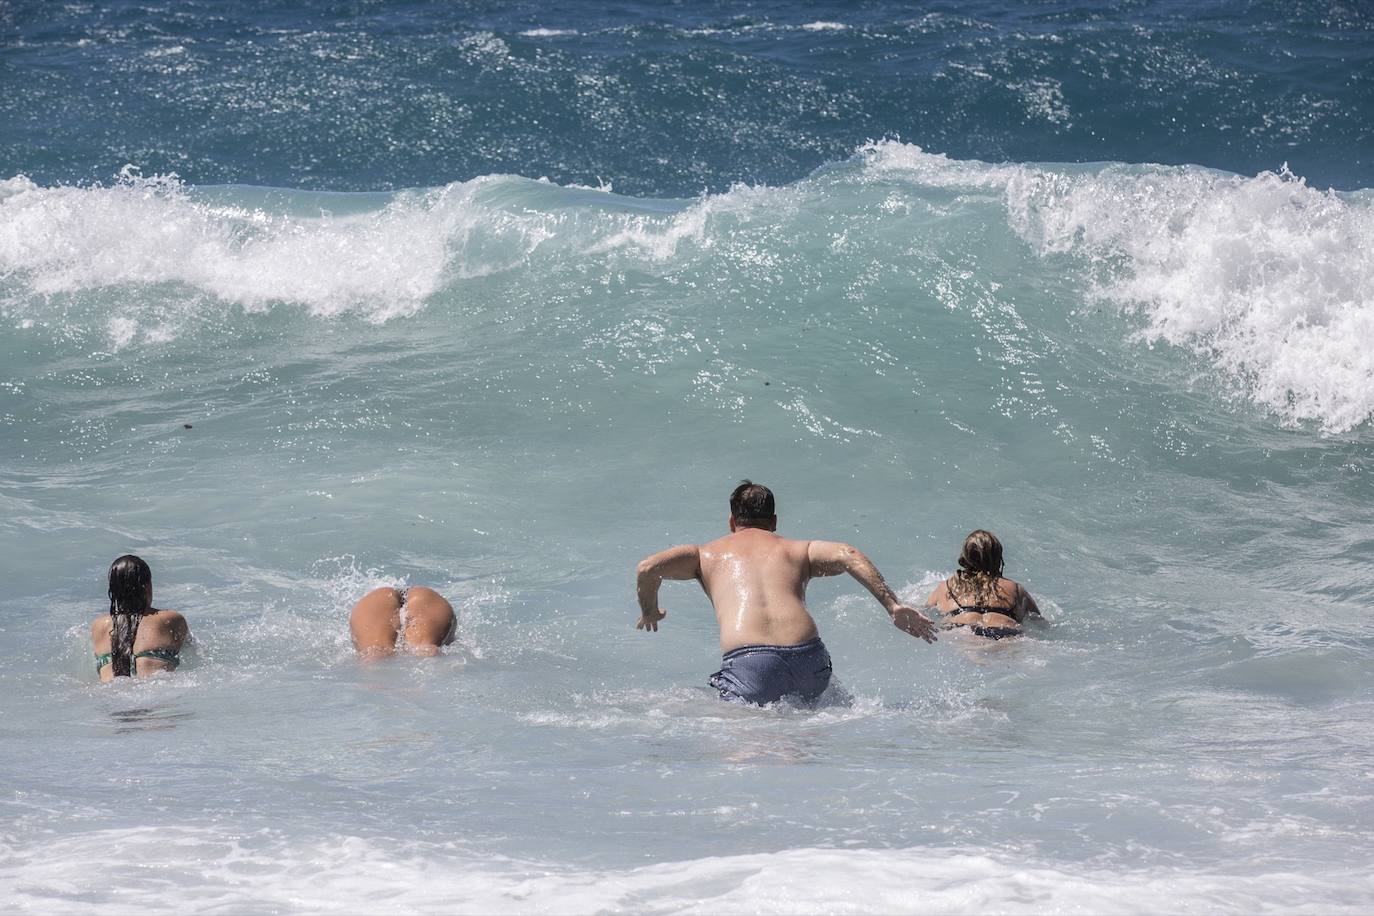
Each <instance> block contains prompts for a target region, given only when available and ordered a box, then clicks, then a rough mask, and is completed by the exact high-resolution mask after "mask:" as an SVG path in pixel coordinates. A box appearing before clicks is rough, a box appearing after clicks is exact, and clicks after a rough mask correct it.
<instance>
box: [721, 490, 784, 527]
mask: <svg viewBox="0 0 1374 916" xmlns="http://www.w3.org/2000/svg"><path fill="white" fill-rule="evenodd" d="M777 514H778V513H777V509H775V508H774V505H773V491H772V490H770V489H768V488H767V487H765V486H764V485H763V484H761V483H754V482H753V481H752V480H741V481H740V484H739V486H737V487H735V491H734V492H733V493H731V494H730V517H731V518H733V519H734V520H735V523H736V524H737V525H743V526H744V527H746V528H749V527H757V526H759V525H766V524H767V523H768V522H770V521H772V520H773V516H775V515H777Z"/></svg>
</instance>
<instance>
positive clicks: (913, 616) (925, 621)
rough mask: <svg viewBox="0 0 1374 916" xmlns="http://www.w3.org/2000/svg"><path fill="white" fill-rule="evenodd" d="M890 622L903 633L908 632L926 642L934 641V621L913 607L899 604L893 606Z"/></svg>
mask: <svg viewBox="0 0 1374 916" xmlns="http://www.w3.org/2000/svg"><path fill="white" fill-rule="evenodd" d="M892 624H893V626H895V627H896V628H897V629H899V630H901V631H902V632H904V633H910V634H911V635H912V636H915V637H917V638H919V639H924V640H925V641H926V642H935V621H933V620H931V619H930V618H929V617H927V616H926V615H925V614H922V613H921V612H920V611H918V610H916V609H915V608H914V607H907V606H906V605H905V604H899V605H897V606H896V607H895V608H893V609H892Z"/></svg>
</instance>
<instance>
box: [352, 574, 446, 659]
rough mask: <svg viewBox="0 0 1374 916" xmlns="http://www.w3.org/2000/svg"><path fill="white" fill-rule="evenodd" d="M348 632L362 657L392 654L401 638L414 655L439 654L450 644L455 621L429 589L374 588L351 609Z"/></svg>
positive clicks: (440, 598) (443, 603) (420, 587)
mask: <svg viewBox="0 0 1374 916" xmlns="http://www.w3.org/2000/svg"><path fill="white" fill-rule="evenodd" d="M348 629H349V631H350V632H351V633H352V634H353V647H354V648H355V649H357V650H358V654H359V655H362V656H364V657H365V658H376V657H378V656H382V655H392V654H393V653H395V651H396V643H397V640H399V639H400V638H401V637H403V636H404V638H405V644H406V646H407V647H408V648H409V649H410V651H411V652H413V653H414V654H416V655H438V654H439V648H440V647H441V646H447V645H448V644H449V643H451V642H453V637H454V635H455V633H456V632H457V630H458V619H457V618H456V617H454V616H453V605H451V604H449V603H448V602H447V601H445V600H444V597H443V596H442V595H440V594H439V593H438V592H436V591H434V590H433V589H431V588H424V587H423V586H414V587H412V588H377V589H373V590H372V591H370V592H368V593H367V594H366V595H364V596H363V600H362V601H359V602H358V603H357V604H355V605H354V606H353V614H352V616H351V617H350V618H349V620H348Z"/></svg>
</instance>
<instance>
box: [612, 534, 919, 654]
mask: <svg viewBox="0 0 1374 916" xmlns="http://www.w3.org/2000/svg"><path fill="white" fill-rule="evenodd" d="M777 524H778V520H777V516H774V517H773V518H772V519H771V521H770V522H769V523H768V524H767V525H766V526H765V527H752V526H751V527H744V526H742V525H740V524H739V523H738V521H737V520H736V519H734V518H731V519H730V533H729V534H728V535H726V536H725V537H722V538H719V539H717V540H714V541H712V542H710V543H709V544H701V545H696V544H683V545H681V546H678V547H670V548H668V549H667V550H664V551H662V552H660V553H656V554H654V555H653V556H650V557H647V558H645V559H644V560H643V561H642V562H641V563H640V564H639V568H638V580H637V591H638V593H639V608H640V617H639V622H638V623H636V624H635V629H638V630H645V631H646V632H657V631H658V624H659V621H661V620H663V618H664V617H666V616H667V614H668V612H667V611H665V610H664V609H663V608H661V607H659V604H658V590H659V586H660V585H662V583H663V580H664V579H696V580H697V581H698V582H700V583H701V587H702V589H703V590H704V591H705V592H706V597H708V598H710V599H711V604H712V606H713V607H714V608H715V609H716V620H717V622H718V623H719V624H720V649H721V652H729V651H730V650H732V649H738V648H739V647H741V646H757V645H765V646H796V645H800V644H801V643H804V642H807V641H808V640H811V639H815V638H816V635H817V631H816V621H815V620H813V619H812V618H811V614H810V613H809V612H808V611H807V610H806V584H807V583H808V582H809V581H811V579H812V578H814V577H816V576H837V575H839V574H840V573H845V572H847V573H849V574H850V575H851V576H853V577H854V579H855V580H857V581H858V582H859V584H860V585H862V586H863V587H864V588H866V589H868V591H869V592H870V593H871V594H872V595H873V597H874V598H876V599H878V602H879V603H880V604H882V606H883V608H884V609H885V610H886V611H887V613H888V616H889V617H890V618H891V619H892V623H893V625H895V626H896V627H897V628H898V629H900V630H903V631H905V632H907V633H909V634H911V635H912V636H916V637H919V638H921V639H924V640H925V641H926V642H934V641H935V624H934V623H932V622H931V620H930V618H928V617H926V616H925V615H924V614H922V613H921V612H920V611H918V610H916V609H915V608H911V607H907V606H906V605H904V604H902V603H901V602H900V601H899V600H898V599H897V596H896V595H895V594H893V592H892V589H890V588H888V585H887V583H886V582H885V581H883V577H882V574H881V573H879V572H878V569H877V567H875V566H874V565H873V563H872V562H871V561H870V560H869V559H868V557H866V556H864V555H863V554H862V553H860V552H859V551H858V550H855V549H854V548H853V547H851V546H849V545H848V544H840V543H836V542H834V541H794V540H790V539H788V538H783V537H779V536H778V535H777V534H776V529H777Z"/></svg>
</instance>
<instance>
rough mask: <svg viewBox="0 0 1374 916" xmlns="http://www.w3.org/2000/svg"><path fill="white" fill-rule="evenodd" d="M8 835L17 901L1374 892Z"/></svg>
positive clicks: (840, 865)
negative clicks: (140, 869) (150, 875)
mask: <svg viewBox="0 0 1374 916" xmlns="http://www.w3.org/2000/svg"><path fill="white" fill-rule="evenodd" d="M723 813H728V809H727V811H726V812H723ZM3 852H4V855H3V856H0V887H4V888H5V889H6V898H7V899H8V900H9V902H10V906H11V907H13V908H15V909H16V910H17V911H18V912H40V911H41V912H45V913H51V912H82V913H104V912H110V913H114V912H126V911H128V910H130V909H139V910H141V911H145V912H150V913H159V912H179V911H181V910H184V909H186V908H187V907H188V906H190V907H191V908H196V906H197V905H199V907H201V908H213V909H232V910H259V909H261V910H264V911H267V910H278V909H286V910H292V911H301V910H305V911H315V910H335V909H340V908H343V909H348V910H353V909H359V908H361V909H364V910H372V911H384V912H417V913H429V912H434V913H442V912H449V911H452V910H453V909H455V908H457V909H461V910H463V911H481V912H486V913H509V912H519V913H550V912H557V913H567V912H576V913H590V912H606V911H620V910H633V911H635V912H642V913H668V912H672V913H716V912H721V911H725V912H751V913H796V912H827V913H892V912H907V911H910V910H912V909H917V910H920V911H922V912H938V913H984V912H990V911H992V912H1008V913H1044V912H1091V913H1149V912H1157V911H1158V909H1159V907H1160V902H1161V901H1168V905H1169V907H1170V908H1171V909H1176V910H1192V909H1201V910H1207V911H1211V912H1219V913H1249V912H1273V911H1277V910H1283V911H1287V912H1312V913H1316V912H1321V913H1358V912H1363V911H1365V910H1367V909H1368V907H1369V906H1370V904H1371V903H1374V878H1371V877H1370V876H1369V875H1368V874H1367V873H1365V872H1364V871H1351V870H1343V869H1339V868H1337V867H1329V868H1327V869H1323V870H1321V871H1306V872H1272V871H1263V870H1259V869H1255V870H1238V871H1236V872H1221V871H1211V870H1207V869H1204V868H1168V867H1155V868H1137V869H1109V868H1105V867H1100V866H1097V867H1094V866H1081V865H1079V866H1065V865H1063V864H1061V863H1057V862H1048V861H1041V860H1037V859H1036V858H1035V857H1033V856H1029V855H1025V854H1024V853H1018V854H1016V855H1010V854H1006V853H1003V852H1000V851H996V850H984V849H961V850H953V849H927V848H916V849H881V850H877V849H874V850H869V849H817V848H800V849H788V850H783V851H780V852H770V853H757V854H745V855H734V856H708V857H705V858H700V859H692V860H688V861H682V862H663V863H658V864H651V865H641V866H633V867H625V868H604V867H603V868H596V867H590V868H589V867H577V866H571V865H561V864H554V863H548V862H535V861H525V860H520V859H514V858H509V857H505V856H500V855H494V854H491V853H482V852H479V851H474V850H471V849H466V848H463V847H461V846H459V845H457V844H454V843H433V842H417V841H393V840H374V839H365V838H362V837H353V836H334V837H327V838H324V839H319V840H315V839H309V840H305V839H293V838H289V837H286V836H284V835H282V834H281V833H279V832H277V831H256V832H248V833H244V832H242V831H238V832H234V833H225V832H222V831H218V830H208V829H195V828H187V827H177V826H167V825H161V826H159V827H156V828H153V827H139V828H129V829H111V830H99V831H89V832H86V833H79V834H75V835H68V836H59V837H55V838H47V837H45V838H43V839H42V840H41V841H38V842H27V843H11V842H9V841H8V840H6V841H5V842H4V846H3ZM131 861H133V862H142V863H147V864H148V866H149V867H155V868H156V871H157V880H156V881H153V882H151V883H150V882H148V881H141V882H137V881H136V882H128V881H125V882H115V883H113V884H112V883H111V882H110V881H109V876H110V875H112V874H119V873H120V870H121V868H125V867H126V865H127V863H128V862H131ZM164 885H167V886H175V888H176V893H175V894H171V893H167V892H166V888H165V887H164ZM856 887H862V888H863V889H864V892H863V894H862V895H858V896H856V895H855V893H854V889H855V888H856Z"/></svg>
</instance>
